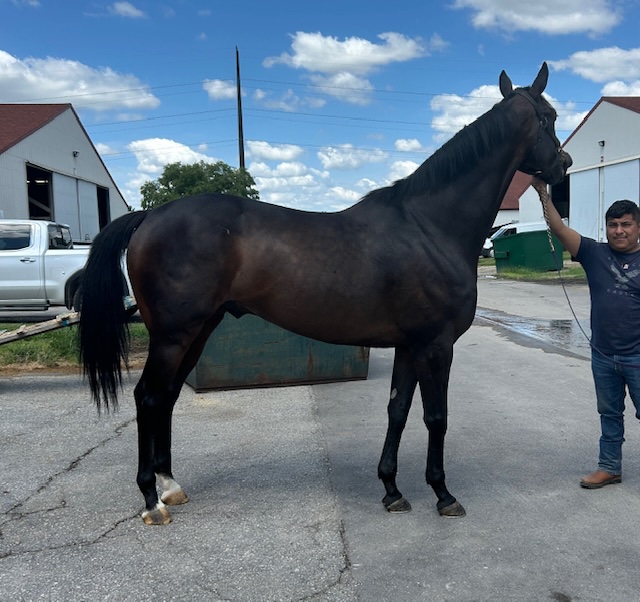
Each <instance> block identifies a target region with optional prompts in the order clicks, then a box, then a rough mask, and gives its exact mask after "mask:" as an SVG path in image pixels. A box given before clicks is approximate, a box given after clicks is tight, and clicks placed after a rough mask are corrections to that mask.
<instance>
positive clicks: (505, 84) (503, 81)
mask: <svg viewBox="0 0 640 602" xmlns="http://www.w3.org/2000/svg"><path fill="white" fill-rule="evenodd" d="M500 92H501V93H502V97H503V98H506V97H507V96H509V94H511V92H513V84H512V83H511V80H510V79H509V76H508V75H507V74H506V72H505V71H504V70H503V71H502V73H501V74H500Z"/></svg>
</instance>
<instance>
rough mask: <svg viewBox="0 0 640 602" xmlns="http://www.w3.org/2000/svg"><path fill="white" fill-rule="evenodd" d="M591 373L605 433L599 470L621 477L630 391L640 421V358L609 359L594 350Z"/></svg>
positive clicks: (634, 356)
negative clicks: (625, 422) (627, 401)
mask: <svg viewBox="0 0 640 602" xmlns="http://www.w3.org/2000/svg"><path fill="white" fill-rule="evenodd" d="M591 370H592V372H593V381H594V383H595V386H596V400H597V402H598V413H599V414H600V428H601V432H602V434H601V436H600V457H599V460H598V468H600V470H604V471H606V472H608V473H611V474H621V471H622V443H623V442H624V399H625V395H626V391H627V390H628V391H629V396H630V397H631V401H633V405H634V406H635V408H636V418H638V419H640V354H638V355H614V356H608V355H604V354H602V353H600V352H598V351H596V350H594V351H593V353H592V354H591Z"/></svg>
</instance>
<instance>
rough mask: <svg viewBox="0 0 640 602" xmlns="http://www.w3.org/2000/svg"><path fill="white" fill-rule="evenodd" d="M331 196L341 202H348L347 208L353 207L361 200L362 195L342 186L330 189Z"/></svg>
mask: <svg viewBox="0 0 640 602" xmlns="http://www.w3.org/2000/svg"><path fill="white" fill-rule="evenodd" d="M328 192H329V194H331V195H333V196H335V197H337V198H338V199H339V200H340V201H346V206H349V205H353V204H354V203H356V202H358V201H359V200H360V197H361V195H360V194H359V193H358V192H356V191H355V190H349V189H348V188H344V187H342V186H333V187H331V188H329V191H328Z"/></svg>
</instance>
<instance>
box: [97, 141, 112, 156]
mask: <svg viewBox="0 0 640 602" xmlns="http://www.w3.org/2000/svg"><path fill="white" fill-rule="evenodd" d="M95 147H96V150H97V151H98V154H100V155H112V154H114V153H116V152H117V151H116V150H115V149H113V148H111V147H110V146H109V145H108V144H103V143H102V142H98V143H96V145H95Z"/></svg>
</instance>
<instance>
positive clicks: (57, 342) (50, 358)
mask: <svg viewBox="0 0 640 602" xmlns="http://www.w3.org/2000/svg"><path fill="white" fill-rule="evenodd" d="M19 326H20V325H19V324H2V323H0V331H1V330H9V331H10V330H16V329H17V328H19ZM129 328H130V332H131V351H130V355H131V357H133V356H134V355H135V354H145V355H146V351H147V346H148V343H149V335H148V333H147V329H146V327H145V325H144V324H140V323H133V324H130V325H129ZM77 333H78V329H77V326H69V327H66V328H60V329H59V330H52V331H50V332H43V333H41V334H38V335H35V336H32V337H29V338H26V339H24V340H18V341H12V342H11V343H5V344H4V345H0V368H7V367H12V366H23V367H24V366H29V367H30V368H33V369H38V368H67V367H79V363H78V341H77Z"/></svg>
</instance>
